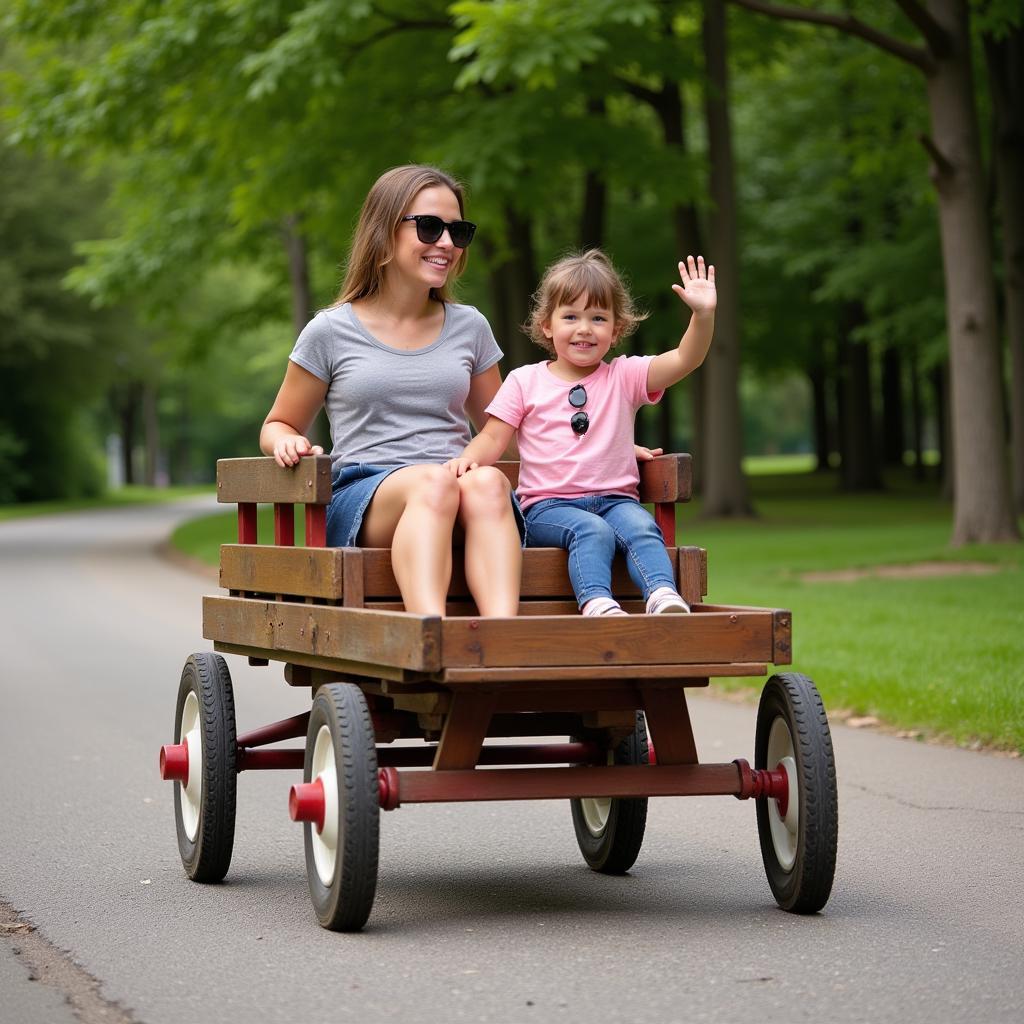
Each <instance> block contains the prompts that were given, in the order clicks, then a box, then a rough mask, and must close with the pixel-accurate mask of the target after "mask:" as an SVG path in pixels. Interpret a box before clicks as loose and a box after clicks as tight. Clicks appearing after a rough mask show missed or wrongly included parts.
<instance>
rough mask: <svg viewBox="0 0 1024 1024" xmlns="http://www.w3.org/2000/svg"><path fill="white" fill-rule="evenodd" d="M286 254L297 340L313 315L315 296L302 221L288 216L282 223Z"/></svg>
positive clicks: (293, 325) (296, 216)
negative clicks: (310, 280)
mask: <svg viewBox="0 0 1024 1024" xmlns="http://www.w3.org/2000/svg"><path fill="white" fill-rule="evenodd" d="M281 234H282V236H283V237H284V247H285V252H286V253H287V255H288V280H289V282H290V283H291V293H292V328H293V331H294V334H295V337H296V338H297V337H298V336H299V334H301V333H302V328H303V327H305V326H306V324H308V323H309V320H310V317H312V315H313V294H312V291H311V289H310V287H309V257H308V255H307V253H306V239H305V237H304V236H303V235H302V232H301V219H300V218H299V216H298V215H297V214H294V213H290V214H288V215H287V216H286V217H285V218H284V219H283V220H282V222H281Z"/></svg>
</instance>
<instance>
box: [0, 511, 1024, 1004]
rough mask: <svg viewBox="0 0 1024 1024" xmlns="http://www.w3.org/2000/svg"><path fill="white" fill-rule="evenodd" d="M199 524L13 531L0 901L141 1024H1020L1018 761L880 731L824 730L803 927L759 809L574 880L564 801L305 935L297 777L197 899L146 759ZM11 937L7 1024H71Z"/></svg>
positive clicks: (696, 815) (204, 583)
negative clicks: (824, 902)
mask: <svg viewBox="0 0 1024 1024" xmlns="http://www.w3.org/2000/svg"><path fill="white" fill-rule="evenodd" d="M192 510H193V511H194V506H193V507H192ZM188 511H189V508H188V507H187V506H185V505H179V506H174V507H163V508H160V507H154V508H139V509H119V510H114V511H105V512H93V513H82V514H76V515H69V516H61V517H54V518H45V519H37V520H22V521H15V522H10V523H0V582H2V587H0V652H2V653H0V702H2V703H0V758H2V760H0V801H2V803H0V808H2V814H0V822H2V827H0V901H2V902H5V903H7V904H8V905H10V906H12V907H13V908H15V909H16V910H17V911H19V912H20V913H21V914H22V916H23V918H24V919H26V920H28V921H30V922H31V923H32V924H34V925H36V926H37V929H38V931H37V932H36V935H37V936H43V937H45V939H47V940H49V942H50V943H52V944H53V945H54V946H55V947H57V948H59V949H61V950H66V951H68V954H69V956H70V958H71V959H73V960H74V961H75V962H76V963H77V964H78V965H80V967H81V968H83V969H84V971H86V972H88V973H89V974H91V975H92V976H93V977H94V978H96V979H98V980H99V982H100V991H101V993H102V995H103V996H104V997H105V998H106V999H107V1000H110V1001H111V1002H116V1003H118V1004H120V1006H121V1007H123V1008H124V1009H125V1010H126V1011H127V1012H128V1013H129V1014H130V1015H131V1016H132V1017H133V1018H134V1019H135V1020H138V1021H146V1022H150V1024H160V1022H168V1024H172V1022H173V1024H180V1022H181V1021H183V1020H184V1021H205V1020H214V1019H225V1018H227V1017H229V1016H230V1017H234V1018H238V1019H242V1018H245V1019H250V1020H254V1021H286V1020H287V1021H291V1020H302V1021H304V1022H307V1024H313V1022H319V1021H325V1022H326V1021H331V1022H343V1021H359V1022H366V1024H369V1022H374V1021H385V1020H414V1019H415V1020H422V1019H434V1020H443V1021H462V1020H470V1021H478V1020H479V1021H531V1020H535V1021H566V1022H569V1021H572V1022H575V1021H580V1022H584V1021H585V1022H590V1021H594V1020H601V1021H629V1022H633V1021H636V1020H639V1019H644V1020H649V1021H676V1020H678V1021H686V1022H695V1021H740V1020H757V1021H759V1022H760V1021H786V1022H792V1021H798V1020H810V1021H900V1024H909V1022H913V1021H970V1022H972V1024H978V1022H984V1021H1010V1020H1014V1021H1016V1020H1019V1019H1020V1016H1019V1015H1020V1012H1021V1006H1022V1005H1024V971H1022V969H1021V951H1022V949H1024V885H1022V881H1024V763H1022V762H1021V761H1014V760H1009V759H1005V758H997V757H992V756H987V755H983V754H976V753H969V752H965V751H959V750H949V749H941V748H936V747H929V746H925V745H922V744H915V743H912V742H908V741H904V740H898V739H895V738H892V737H888V736H884V735H878V734H874V733H871V732H866V731H863V730H860V731H853V730H849V729H845V728H842V727H839V728H837V729H836V730H835V732H834V740H835V747H836V756H837V763H838V772H839V780H840V782H839V797H840V849H839V864H838V871H837V877H836V885H835V889H834V891H833V896H832V900H831V902H830V903H829V905H828V907H827V908H826V909H825V912H824V913H822V914H820V915H818V916H815V917H811V918H798V917H793V916H790V915H787V914H785V913H783V912H781V911H779V910H778V909H777V908H776V907H775V905H774V902H773V900H772V898H771V895H770V893H769V890H768V886H767V883H766V882H765V879H764V874H763V870H762V868H761V863H760V854H759V850H758V844H757V835H756V828H755V824H754V808H753V805H752V804H751V803H749V802H747V803H740V802H739V801H736V800H732V799H728V798H721V797H719V798H690V799H679V800H661V801H652V804H651V814H650V818H649V824H648V839H647V842H646V844H645V847H644V849H643V852H642V853H641V857H640V860H639V861H638V863H637V865H636V867H635V869H634V871H633V873H632V874H631V875H630V876H628V877H625V878H605V877H602V876H599V875H595V874H593V873H591V872H589V871H588V870H587V869H586V868H585V867H584V866H583V863H582V860H581V858H580V857H579V855H578V853H577V851H576V848H575V841H574V839H573V836H572V828H571V824H570V821H569V815H568V809H567V807H566V806H564V805H563V804H557V803H534V804H480V805H463V806H459V805H452V806H447V805H437V806H433V807H429V806H427V807H409V808H402V809H401V810H399V811H397V812H395V813H393V814H387V815H385V816H384V819H383V835H382V856H381V872H380V884H379V889H378V897H377V903H376V906H375V908H374V912H373V915H372V917H371V919H370V924H369V926H368V928H367V929H366V931H365V932H363V933H362V934H360V935H347V936H346V935H337V934H331V933H327V932H324V931H322V930H321V929H320V928H319V927H318V926H317V924H316V922H315V919H314V917H313V914H312V910H311V907H310V904H309V898H308V893H307V890H306V881H305V873H304V866H303V854H302V837H301V832H300V829H299V827H298V826H295V825H293V824H292V823H291V822H290V821H289V820H288V816H287V812H286V787H287V784H288V781H290V780H291V779H292V773H286V774H285V775H282V774H280V773H260V774H256V775H251V776H250V775H245V776H243V777H242V781H241V785H240V787H239V808H238V828H237V833H236V842H235V856H234V861H233V864H232V869H231V872H230V874H229V876H228V880H227V882H226V883H225V884H223V885H220V886H197V885H194V884H192V883H190V882H188V881H187V880H186V879H185V877H184V875H183V873H182V871H181V867H180V863H179V860H178V853H177V847H176V843H175V838H174V825H173V812H172V806H171V790H170V787H169V786H167V785H165V784H163V783H162V782H161V781H160V779H159V777H158V774H157V770H156V754H157V749H158V747H159V745H160V744H161V743H163V742H167V741H169V740H170V739H171V730H172V725H173V711H174V708H173V702H174V697H175V693H176V688H177V679H178V675H179V673H180V670H181V664H182V662H183V660H184V658H185V656H186V655H187V654H188V653H190V652H191V651H193V650H203V649H207V644H206V643H205V641H203V640H202V639H201V636H200V602H199V598H200V595H201V594H202V593H203V592H205V591H210V590H212V589H213V584H212V583H211V582H210V581H208V580H203V579H201V578H199V577H197V576H195V575H192V574H190V573H188V572H186V571H185V570H183V569H180V568H177V567H175V566H172V565H170V564H168V563H166V562H164V561H162V560H160V559H159V558H157V557H156V556H155V554H154V547H155V545H156V544H157V543H158V542H159V541H160V540H161V539H162V538H163V537H164V536H165V535H166V533H167V532H168V529H169V527H170V526H171V524H172V523H173V522H174V521H176V520H177V519H180V518H181V517H182V515H183V514H186V513H187V512H188ZM797 627H798V628H799V623H797ZM798 650H799V648H798ZM229 661H230V663H231V668H232V673H233V676H234V681H235V695H236V702H237V704H238V708H239V726H240V728H242V729H244V728H249V727H251V726H253V725H256V724H261V723H263V722H266V721H269V720H271V719H273V718H276V717H284V716H287V715H290V714H295V713H297V712H298V711H300V710H303V709H304V708H303V705H302V702H303V700H304V697H303V695H302V693H300V692H294V691H292V690H290V689H289V688H288V687H286V686H285V685H283V683H282V682H281V680H280V670H279V668H276V667H274V666H271V667H270V668H264V669H254V668H249V667H248V666H247V665H246V664H244V663H243V662H242V661H241V660H240V659H237V658H232V659H229ZM908 670H912V666H909V667H908ZM692 705H693V706H692V716H693V719H694V728H695V731H696V736H697V741H698V747H699V749H700V751H701V754H702V756H703V757H704V758H705V759H707V760H714V761H721V760H728V759H730V758H732V757H736V756H747V757H751V754H752V746H753V717H754V713H753V709H752V708H750V707H746V706H737V705H733V704H726V703H720V702H716V701H714V700H711V699H707V698H700V697H698V698H696V699H694V700H693V701H692ZM0 931H2V929H0ZM17 941H18V937H17V936H14V937H13V938H11V939H10V940H4V939H3V938H2V937H0V983H2V985H3V988H4V990H5V993H8V990H9V993H8V994H5V996H4V997H3V1000H0V1018H2V1019H4V1020H5V1021H6V1020H7V1019H8V1016H7V1015H8V1014H9V1013H12V1012H13V1013H15V1015H16V1017H15V1018H10V1019H12V1020H14V1019H17V1020H18V1021H19V1022H20V1021H35V1020H39V1021H50V1020H63V1019H64V1016H60V1015H59V1014H58V1013H57V1012H56V1011H55V1010H54V1008H53V1007H54V1002H53V998H52V997H53V992H52V990H49V991H46V990H44V987H43V986H40V985H38V984H37V983H32V982H29V981H28V980H27V978H28V974H27V972H26V969H25V968H24V967H23V966H21V965H20V964H19V963H18V962H17V959H16V958H15V957H13V955H12V944H13V945H15V946H16V944H17ZM63 1009H64V1011H65V1016H66V1010H67V1008H66V1007H64V1008H63Z"/></svg>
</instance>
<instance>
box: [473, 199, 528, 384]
mask: <svg viewBox="0 0 1024 1024" xmlns="http://www.w3.org/2000/svg"><path fill="white" fill-rule="evenodd" d="M505 231H506V235H507V238H508V254H507V255H505V256H504V257H502V256H499V255H498V254H497V252H496V251H495V249H494V248H493V247H492V246H488V245H485V248H484V251H485V252H486V253H487V255H488V258H489V260H490V262H491V273H490V285H491V300H492V302H493V303H494V310H495V316H494V325H493V326H494V327H495V333H496V336H497V339H498V344H499V345H500V346H501V348H502V351H503V352H504V353H505V359H506V363H505V366H506V368H507V369H509V370H511V369H515V368H516V367H517V366H523V365H525V364H526V363H530V362H536V361H537V353H538V351H539V349H537V348H535V347H534V345H533V343H532V342H531V341H530V340H529V338H528V337H527V336H526V335H525V334H524V333H523V329H522V328H523V324H524V323H525V322H526V319H527V317H528V316H529V314H530V297H531V296H532V295H533V292H534V290H535V289H536V287H537V273H536V269H535V266H534V257H533V225H532V222H531V221H530V219H529V218H527V217H523V216H521V215H520V214H518V213H516V211H515V210H513V209H512V208H511V207H506V208H505Z"/></svg>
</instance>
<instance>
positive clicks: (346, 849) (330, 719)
mask: <svg viewBox="0 0 1024 1024" xmlns="http://www.w3.org/2000/svg"><path fill="white" fill-rule="evenodd" d="M324 725H326V726H327V728H328V729H329V730H330V733H331V740H332V743H333V746H334V762H335V766H336V768H337V773H338V851H337V860H336V863H335V869H334V877H333V879H332V881H331V884H330V885H329V886H326V885H324V884H323V882H322V881H321V880H320V876H319V873H318V872H317V867H316V862H315V860H314V855H313V844H312V829H313V827H314V826H313V825H311V824H310V823H309V822H306V823H304V825H303V835H304V838H305V845H306V876H307V878H308V880H309V892H310V896H311V897H312V899H313V909H314V910H315V911H316V917H317V920H318V921H319V922H320V924H321V925H322V926H323V927H324V928H327V929H329V930H330V931H339V932H355V931H359V929H360V928H362V927H363V925H365V924H366V921H367V919H368V918H369V916H370V910H371V909H372V908H373V900H374V897H375V896H376V893H377V860H378V852H379V848H380V797H379V789H378V783H377V746H376V742H375V740H374V735H373V720H372V719H371V717H370V710H369V708H368V707H367V704H366V698H365V697H364V696H363V691H362V690H360V689H359V687H358V686H356V685H355V684H354V683H328V684H327V685H325V686H321V687H320V689H319V690H317V694H316V699H315V700H314V701H313V709H312V711H311V712H310V716H309V731H308V733H307V734H306V760H305V768H304V770H303V776H302V777H303V781H305V782H310V781H311V770H310V769H311V764H312V760H313V750H314V745H315V743H316V737H317V734H318V733H319V731H320V728H321V726H324Z"/></svg>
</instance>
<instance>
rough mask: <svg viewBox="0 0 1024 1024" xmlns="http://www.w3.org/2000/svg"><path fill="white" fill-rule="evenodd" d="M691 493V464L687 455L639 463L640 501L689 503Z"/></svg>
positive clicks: (664, 456)
mask: <svg viewBox="0 0 1024 1024" xmlns="http://www.w3.org/2000/svg"><path fill="white" fill-rule="evenodd" d="M692 492H693V462H692V460H691V458H690V456H689V455H659V456H658V457H657V458H656V459H653V460H652V461H650V462H641V463H640V500H641V501H643V502H654V503H660V502H665V501H689V500H690V496H691V494H692Z"/></svg>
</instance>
